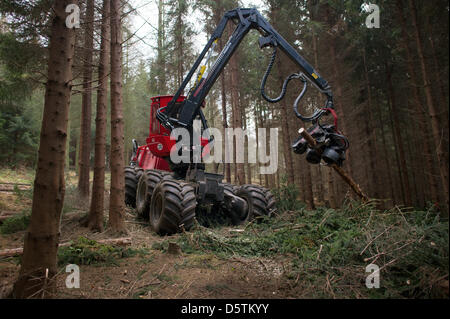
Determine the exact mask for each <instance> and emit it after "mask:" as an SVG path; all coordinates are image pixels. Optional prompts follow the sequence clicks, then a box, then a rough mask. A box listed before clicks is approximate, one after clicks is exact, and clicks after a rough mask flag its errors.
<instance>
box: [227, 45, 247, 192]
mask: <svg viewBox="0 0 450 319" xmlns="http://www.w3.org/2000/svg"><path fill="white" fill-rule="evenodd" d="M238 59H239V57H238V55H237V52H235V54H234V55H233V56H232V57H231V59H230V62H229V63H230V77H231V87H230V89H231V105H232V110H233V127H234V128H235V129H236V128H242V116H241V109H240V108H241V105H240V103H239V71H238ZM234 144H235V143H234ZM235 145H236V144H235ZM236 146H237V145H236ZM236 149H237V148H236V147H235V151H234V152H233V153H234V155H236V154H235V153H236ZM234 165H235V167H236V176H235V178H236V180H237V183H238V184H239V185H242V184H245V171H244V163H236V162H235V164H234Z"/></svg>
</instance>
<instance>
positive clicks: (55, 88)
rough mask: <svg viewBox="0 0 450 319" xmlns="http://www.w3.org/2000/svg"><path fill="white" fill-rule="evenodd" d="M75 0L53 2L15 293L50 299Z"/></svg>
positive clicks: (62, 188) (60, 203)
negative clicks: (70, 9) (69, 13)
mask: <svg viewBox="0 0 450 319" xmlns="http://www.w3.org/2000/svg"><path fill="white" fill-rule="evenodd" d="M71 3H73V4H77V3H78V1H76V0H64V1H63V0H60V1H55V2H54V5H53V12H54V16H53V20H52V27H51V36H50V47H49V50H50V55H49V59H48V81H47V85H46V91H45V102H44V114H43V118H42V127H41V136H40V144H39V155H38V157H39V159H38V164H37V170H36V178H35V180H34V191H33V204H32V212H31V221H30V226H29V227H28V230H27V233H26V235H25V240H24V255H23V258H22V265H21V268H20V273H19V278H18V279H17V282H16V283H15V285H14V290H13V293H12V295H13V297H14V298H29V297H34V298H41V297H44V298H49V297H52V296H53V294H54V293H55V292H56V280H55V279H54V276H55V275H56V273H57V251H58V244H59V236H60V233H59V226H60V225H59V224H60V219H61V210H62V207H63V202H64V194H65V183H64V161H65V153H66V139H67V123H68V116H69V103H70V91H71V88H72V64H73V54H74V44H75V32H74V30H73V29H69V28H68V27H66V24H65V19H66V13H65V9H66V7H67V5H69V4H71Z"/></svg>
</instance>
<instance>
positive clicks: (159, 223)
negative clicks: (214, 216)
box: [149, 178, 197, 235]
mask: <svg viewBox="0 0 450 319" xmlns="http://www.w3.org/2000/svg"><path fill="white" fill-rule="evenodd" d="M196 206H197V200H196V197H195V190H194V187H193V186H192V185H191V184H188V183H184V182H181V181H177V180H174V179H168V178H164V179H162V180H161V181H160V182H159V183H158V185H157V186H156V188H155V190H154V192H153V195H152V200H151V203H150V216H149V218H150V225H151V226H152V228H153V230H154V231H155V232H157V233H158V234H160V235H171V234H174V233H178V232H180V231H181V230H183V229H184V230H189V229H190V228H191V227H192V225H193V224H194V220H195V209H196Z"/></svg>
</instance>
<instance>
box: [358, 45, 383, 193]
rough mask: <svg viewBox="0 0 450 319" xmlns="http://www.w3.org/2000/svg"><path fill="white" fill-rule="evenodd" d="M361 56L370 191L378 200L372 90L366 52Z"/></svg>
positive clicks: (377, 155)
mask: <svg viewBox="0 0 450 319" xmlns="http://www.w3.org/2000/svg"><path fill="white" fill-rule="evenodd" d="M362 54H363V64H364V79H365V81H366V83H365V84H366V88H367V109H368V114H369V122H368V123H367V125H366V134H367V138H368V146H369V147H368V148H369V151H370V152H371V154H370V153H369V154H370V156H369V167H370V173H371V177H372V178H371V179H372V183H373V185H372V190H373V192H372V193H373V196H374V197H375V198H380V187H381V185H380V182H379V176H378V173H379V172H378V167H377V166H376V162H378V160H379V150H378V143H377V135H376V134H375V127H373V125H374V124H373V123H374V122H373V121H374V117H373V110H372V108H373V103H372V88H371V84H370V78H369V71H368V69H367V60H366V50H365V49H363V50H362Z"/></svg>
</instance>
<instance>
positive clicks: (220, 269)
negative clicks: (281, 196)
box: [0, 170, 449, 299]
mask: <svg viewBox="0 0 450 319" xmlns="http://www.w3.org/2000/svg"><path fill="white" fill-rule="evenodd" d="M32 180H33V174H32V173H31V172H29V171H27V170H23V171H11V170H0V184H1V183H23V184H26V183H29V184H30V185H31V184H32ZM66 188H67V189H66V198H65V204H64V209H63V215H62V220H61V242H68V241H72V242H73V244H72V246H69V247H64V248H60V249H59V252H58V266H59V269H60V271H59V273H58V275H57V277H56V278H57V279H56V280H57V286H58V293H57V296H56V297H57V298H165V299H166V298H283V299H284V298H448V289H449V287H448V285H449V284H448V274H449V268H448V253H449V248H448V247H449V246H448V240H449V238H448V219H444V218H441V217H440V215H439V213H438V212H435V211H434V210H432V209H428V210H421V211H417V210H412V209H406V208H399V207H395V208H393V209H391V210H387V211H379V210H376V209H375V208H374V207H373V206H372V205H370V204H368V205H360V204H358V203H348V204H346V206H345V207H344V208H342V209H339V210H332V209H326V208H319V209H317V210H315V211H308V210H306V209H304V208H296V209H295V210H289V209H283V212H279V213H278V214H277V216H275V217H274V218H271V219H270V220H266V221H263V222H262V223H249V224H247V225H241V226H235V227H232V226H218V225H215V226H214V225H212V227H209V228H206V227H203V226H200V225H196V226H195V227H194V229H193V230H191V231H189V232H186V233H182V234H176V235H173V236H165V237H160V236H158V235H156V234H155V233H154V232H153V231H152V230H151V229H150V227H149V226H148V223H147V222H145V221H144V220H142V219H138V218H137V217H136V216H135V213H134V211H133V210H131V209H127V212H126V222H127V228H128V231H129V235H128V236H129V237H131V239H132V244H131V245H130V246H127V247H113V246H109V245H106V244H98V243H97V242H96V241H98V240H101V239H107V238H111V237H110V234H109V232H108V231H105V232H103V233H92V232H90V231H89V230H88V229H87V228H84V227H81V226H80V225H79V221H80V219H81V218H82V217H83V216H85V215H86V211H87V210H88V207H87V205H86V204H84V203H82V202H81V201H79V199H78V198H77V195H76V176H75V174H74V173H73V172H70V173H69V174H68V176H67V178H66ZM281 204H283V205H284V206H286V205H287V204H289V203H286V202H283V203H281ZM30 210H31V189H30V190H28V189H25V190H21V189H17V188H15V189H14V190H12V191H8V192H6V191H2V192H0V215H1V213H2V212H4V211H21V212H23V213H22V214H19V215H20V216H21V219H20V218H16V220H15V221H14V222H6V221H5V222H4V223H3V225H0V250H3V249H9V248H18V247H22V245H23V236H24V234H25V230H24V229H25V227H26V223H27V218H28V219H29V212H30ZM105 215H107V213H105ZM105 224H106V221H105ZM169 243H174V244H176V246H178V247H179V248H180V252H179V253H178V254H172V253H169V250H168V246H169ZM371 263H372V264H376V265H377V266H379V268H380V288H378V289H376V288H374V289H369V288H367V287H366V278H367V276H368V275H369V274H370V273H368V272H366V267H367V265H369V264H371ZM67 264H77V265H79V267H80V288H79V289H69V288H66V284H65V281H66V278H67V276H68V274H67V273H66V272H65V270H66V268H65V267H66V265H67ZM19 269H20V256H18V257H17V256H16V257H8V258H3V259H1V257H0V298H1V297H2V294H3V295H5V294H6V293H7V292H8V291H10V290H11V288H12V285H13V283H14V281H15V279H16V278H17V276H18V272H19Z"/></svg>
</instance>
